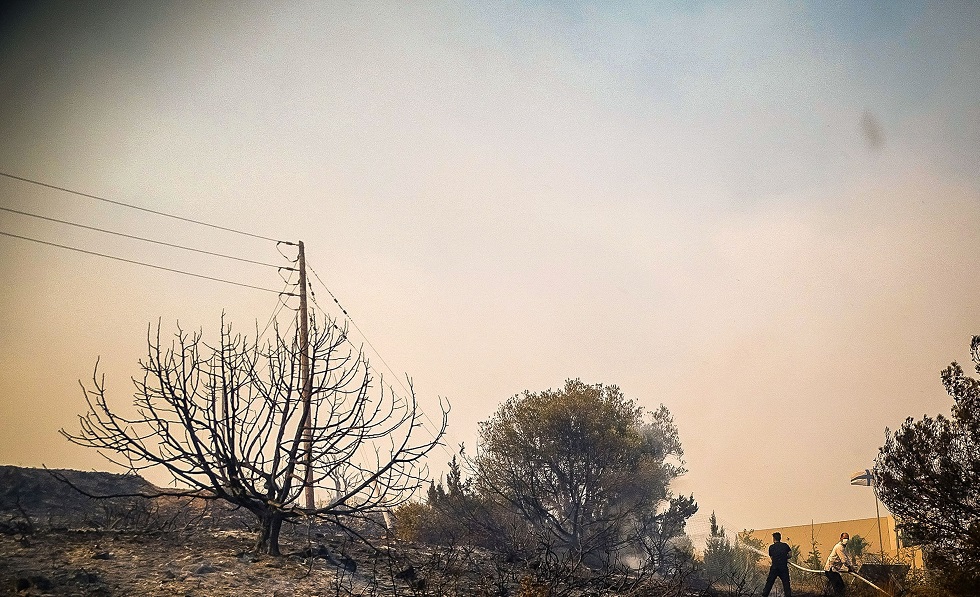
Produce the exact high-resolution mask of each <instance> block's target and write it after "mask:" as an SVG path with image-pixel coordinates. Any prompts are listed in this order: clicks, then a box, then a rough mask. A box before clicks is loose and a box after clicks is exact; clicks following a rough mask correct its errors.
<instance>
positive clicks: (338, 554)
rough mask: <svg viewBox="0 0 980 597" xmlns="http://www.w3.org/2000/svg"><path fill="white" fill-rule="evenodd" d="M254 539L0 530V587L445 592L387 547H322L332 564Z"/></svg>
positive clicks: (126, 591)
mask: <svg viewBox="0 0 980 597" xmlns="http://www.w3.org/2000/svg"><path fill="white" fill-rule="evenodd" d="M253 539H254V537H253V535H252V534H251V533H247V532H244V531H200V532H195V533H193V534H190V535H178V534H136V533H127V532H105V531H68V530H63V531H50V532H44V533H37V534H32V535H29V536H23V535H21V536H15V535H0V592H2V594H10V595H22V596H40V595H86V596H88V595H92V596H109V595H141V596H147V597H149V596H164V595H166V596H172V595H186V596H197V595H200V596H204V595H208V596H216V597H221V596H233V595H234V596H248V595H255V596H259V595H263V596H286V595H361V596H368V595H422V594H428V595H432V594H442V592H440V593H435V592H434V589H435V587H434V586H433V587H431V588H429V589H428V590H427V588H426V587H425V583H426V581H425V580H424V576H422V574H423V573H422V568H421V567H419V566H412V567H410V566H411V564H410V563H409V562H408V559H407V558H406V557H405V556H397V555H395V554H393V553H388V551H387V548H384V547H382V549H381V552H380V553H372V552H371V551H370V550H368V549H367V548H366V547H364V546H358V545H355V544H342V542H341V541H339V540H325V541H324V542H323V543H318V544H317V545H318V546H319V545H324V547H326V548H327V549H328V550H329V551H330V552H331V557H333V560H334V562H333V563H332V562H330V561H329V560H328V559H326V558H325V557H313V558H310V557H306V556H308V555H309V552H307V553H305V554H303V553H296V552H302V551H303V550H304V549H307V550H308V549H309V547H308V545H309V544H308V543H302V544H299V543H296V542H294V543H289V542H284V543H283V546H282V547H283V552H284V553H291V552H293V553H294V554H295V555H291V556H284V557H270V556H256V555H255V554H254V553H252V552H251V549H250V548H251V546H252V541H253ZM321 549H322V548H321ZM324 553H326V552H325V551H324ZM313 555H314V556H316V555H318V554H317V553H315V552H314V554H313ZM423 557H424V556H423ZM351 562H353V563H354V564H356V570H352V569H351V568H353V567H354V565H352V564H351ZM430 582H431V581H430ZM473 588H474V589H476V587H473ZM453 593H456V592H455V591H454V592H453ZM480 593H482V591H479V590H477V591H476V592H474V593H472V594H480ZM445 594H451V593H445ZM463 594H465V593H463Z"/></svg>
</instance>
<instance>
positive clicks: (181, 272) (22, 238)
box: [0, 230, 296, 296]
mask: <svg viewBox="0 0 980 597" xmlns="http://www.w3.org/2000/svg"><path fill="white" fill-rule="evenodd" d="M0 234H2V235H4V236H10V237H12V238H19V239H21V240H27V241H31V242H35V243H39V244H42V245H48V246H51V247H58V248H59V249H68V250H69V251H78V252H79V253H86V254H88V255H95V256H97V257H105V258H106V259H115V260H116V261H123V262H126V263H132V264H135V265H142V266H144V267H152V268H153V269H159V270H164V271H168V272H173V273H176V274H183V275H185V276H193V277H195V278H204V279H205V280H213V281H215V282H223V283H225V284H232V285H234V286H241V287H243V288H252V289H254V290H262V291H264V292H274V293H276V294H279V295H282V294H286V295H289V296H296V295H295V294H293V293H291V292H279V291H278V290H273V289H271V288H262V287H261V286H252V285H251V284H244V283H242V282H233V281H231V280H224V279H222V278H214V277H212V276H205V275H204V274H195V273H193V272H185V271H183V270H179V269H174V268H170V267H163V266H162V265H153V264H152V263H143V262H142V261H134V260H132V259H125V258H123V257H116V256H115V255H106V254H105V253H96V252H95V251H87V250H85V249H79V248H78V247H69V246H67V245H59V244H57V243H52V242H48V241H45V240H39V239H36V238H30V237H27V236H20V235H18V234H11V233H9V232H3V231H2V230H0Z"/></svg>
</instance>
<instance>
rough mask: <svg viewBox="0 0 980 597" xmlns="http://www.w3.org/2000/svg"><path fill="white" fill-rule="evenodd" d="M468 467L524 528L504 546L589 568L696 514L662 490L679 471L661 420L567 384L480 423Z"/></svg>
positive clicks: (613, 391) (620, 398)
mask: <svg viewBox="0 0 980 597" xmlns="http://www.w3.org/2000/svg"><path fill="white" fill-rule="evenodd" d="M474 468H475V471H476V484H477V488H478V490H479V491H480V492H482V493H483V494H484V495H486V496H488V497H489V498H490V499H492V500H493V501H495V502H496V503H497V504H499V505H500V506H502V507H504V508H506V509H508V510H511V511H512V512H515V513H516V514H517V515H519V517H520V519H522V520H523V521H524V523H525V527H524V528H523V529H519V530H517V529H515V531H514V532H511V538H512V539H513V538H514V536H515V533H516V534H519V535H522V536H527V537H530V538H531V542H532V543H533V544H534V545H536V546H538V547H539V548H542V549H545V550H547V551H550V552H553V553H556V554H561V557H566V558H568V559H569V560H570V561H580V562H582V561H586V560H588V562H587V563H588V564H589V565H590V566H595V565H606V564H610V563H613V562H614V560H615V559H616V557H617V556H618V554H619V553H620V552H621V551H622V550H624V549H626V548H628V547H629V548H632V549H635V548H636V547H637V544H638V543H641V542H642V541H643V538H644V537H648V536H650V535H656V540H657V541H662V540H664V539H665V536H666V538H667V539H669V538H670V537H673V536H677V535H679V534H680V533H682V532H683V529H684V522H685V521H686V520H687V518H689V517H690V516H691V515H692V514H693V513H694V512H695V511H696V509H697V505H696V504H695V503H694V500H693V497H686V498H685V497H683V496H682V497H677V496H674V495H673V494H672V493H671V491H670V483H671V481H673V480H674V479H675V478H677V477H678V476H680V475H682V474H684V473H685V472H686V471H685V469H684V463H683V450H682V449H681V443H680V438H679V436H678V433H677V428H676V427H675V426H674V423H673V419H672V418H671V416H670V413H669V412H668V411H667V409H666V408H665V407H663V406H661V407H660V408H659V409H658V410H657V411H655V412H654V413H652V414H651V415H650V416H649V417H644V413H643V409H642V408H640V407H638V406H636V404H635V403H634V402H633V401H632V400H628V399H627V398H626V397H625V396H624V395H623V393H622V392H621V391H620V389H619V388H618V387H616V386H604V385H601V384H596V385H587V384H585V383H583V382H581V381H579V380H568V381H567V382H566V383H565V386H564V387H563V388H561V389H559V390H546V391H543V392H537V393H533V392H530V391H525V392H524V393H523V394H520V395H517V396H514V397H512V398H510V399H509V400H507V401H506V402H505V403H504V404H502V405H501V406H500V408H499V409H498V410H497V412H496V413H495V414H494V416H493V417H492V418H491V419H490V420H489V421H487V422H484V423H482V424H481V427H480V450H479V452H478V454H477V456H476V458H475V461H474ZM664 515H666V516H667V517H668V518H671V520H666V519H665V518H664Z"/></svg>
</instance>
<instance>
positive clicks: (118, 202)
mask: <svg viewBox="0 0 980 597" xmlns="http://www.w3.org/2000/svg"><path fill="white" fill-rule="evenodd" d="M0 176H6V177H7V178H12V179H14V180H19V181H22V182H27V183H30V184H33V185H37V186H40V187H47V188H49V189H54V190H56V191H62V192H65V193H71V194H72V195H78V196H80V197H88V198H89V199H96V200H98V201H104V202H106V203H111V204H113V205H119V206H122V207H128V208H130V209H137V210H139V211H145V212H147V213H151V214H156V215H158V216H164V217H167V218H173V219H175V220H181V221H183V222H190V223H191V224H198V225H200V226H207V227H209V228H215V229H217V230H224V231H226V232H234V233H235V234H242V235H244V236H251V237H252V238H260V239H262V240H269V241H272V242H274V243H283V244H287V245H293V244H296V243H292V242H289V241H285V240H279V239H277V238H270V237H268V236H262V235H261V234H253V233H251V232H245V231H243V230H236V229H234V228H228V227H226V226H219V225H217V224H211V223H210V222H202V221H201V220H194V219H191V218H185V217H183V216H175V215H174V214H168V213H166V212H162V211H157V210H155V209H149V208H147V207H140V206H138V205H131V204H129V203H123V202H122V201H115V200H113V199H106V198H105V197H99V196H98V195H92V194H89V193H83V192H81V191H76V190H74V189H69V188H65V187H59V186H57V185H53V184H48V183H46V182H41V181H39V180H32V179H30V178H25V177H23V176H16V175H14V174H9V173H7V172H0Z"/></svg>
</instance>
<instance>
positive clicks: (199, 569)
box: [194, 562, 218, 574]
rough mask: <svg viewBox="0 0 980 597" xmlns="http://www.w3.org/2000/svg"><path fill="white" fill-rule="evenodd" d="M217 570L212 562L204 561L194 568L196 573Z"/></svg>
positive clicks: (207, 572) (209, 572) (208, 572)
mask: <svg viewBox="0 0 980 597" xmlns="http://www.w3.org/2000/svg"><path fill="white" fill-rule="evenodd" d="M217 571H218V569H217V568H215V567H214V566H212V565H211V562H204V563H202V564H201V565H200V566H198V567H197V568H195V569H194V574H211V573H212V572H217Z"/></svg>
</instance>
